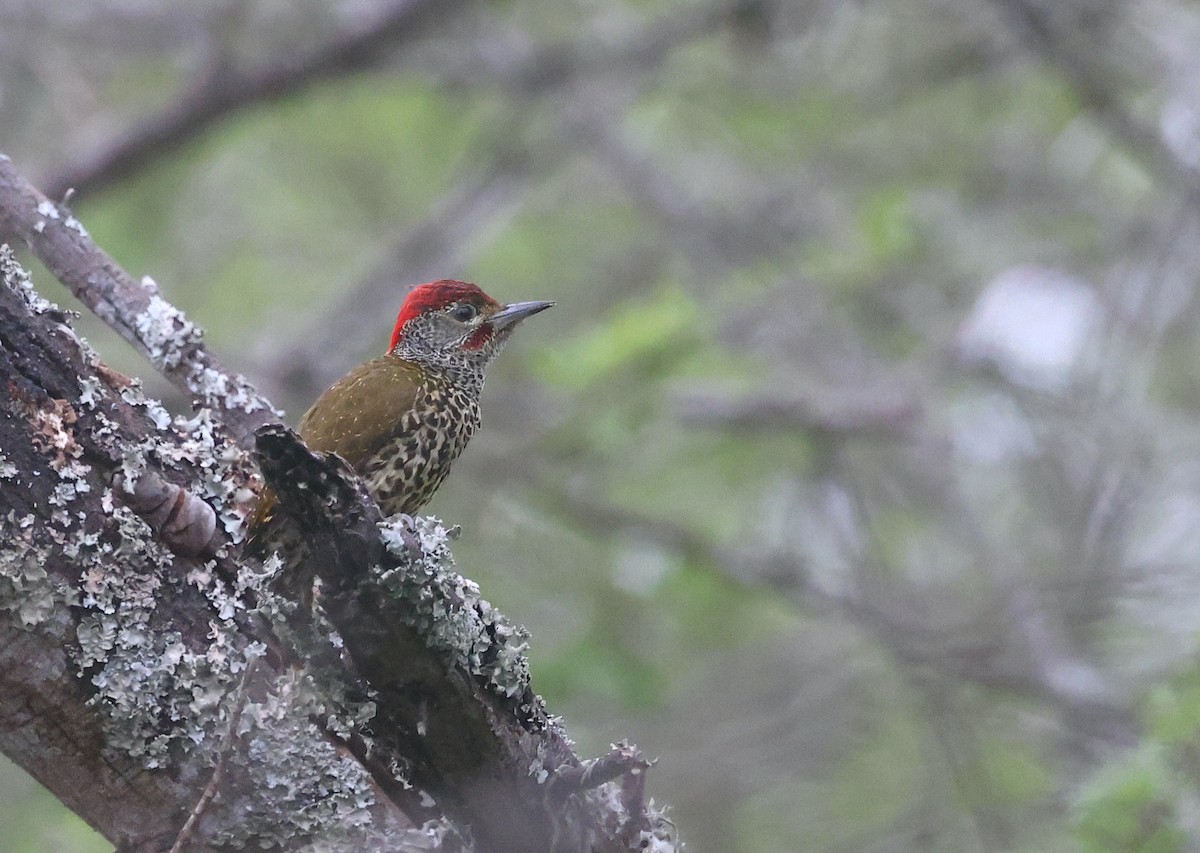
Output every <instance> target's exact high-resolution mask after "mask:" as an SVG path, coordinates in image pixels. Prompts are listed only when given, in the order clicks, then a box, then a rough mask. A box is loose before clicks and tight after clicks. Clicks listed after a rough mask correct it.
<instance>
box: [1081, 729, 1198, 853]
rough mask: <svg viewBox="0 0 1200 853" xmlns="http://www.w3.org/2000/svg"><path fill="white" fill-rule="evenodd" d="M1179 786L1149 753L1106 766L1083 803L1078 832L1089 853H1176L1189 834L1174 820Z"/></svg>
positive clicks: (1181, 847)
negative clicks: (1175, 793) (1176, 790)
mask: <svg viewBox="0 0 1200 853" xmlns="http://www.w3.org/2000/svg"><path fill="white" fill-rule="evenodd" d="M1174 789H1175V784H1174V782H1173V780H1172V779H1171V778H1170V774H1169V772H1168V771H1167V769H1166V768H1165V767H1164V766H1163V765H1162V763H1161V761H1160V760H1158V759H1157V758H1156V757H1155V756H1154V755H1153V754H1151V752H1146V751H1143V752H1142V753H1141V754H1140V755H1137V756H1134V757H1132V758H1130V759H1129V760H1127V761H1124V762H1119V763H1115V764H1114V765H1112V766H1109V767H1107V768H1105V770H1104V772H1103V773H1102V774H1100V775H1099V777H1098V778H1096V779H1095V780H1093V781H1092V783H1091V784H1090V785H1089V787H1088V789H1087V790H1086V791H1085V793H1084V797H1083V800H1082V801H1081V803H1080V805H1079V816H1078V819H1077V822H1076V833H1077V835H1078V837H1079V839H1080V840H1081V841H1082V843H1083V845H1084V850H1085V851H1087V853H1176V851H1180V850H1183V849H1184V848H1185V844H1186V843H1187V840H1188V836H1187V833H1186V832H1184V831H1183V829H1182V828H1180V826H1179V824H1178V822H1177V819H1176V807H1175V797H1174V793H1173V791H1174Z"/></svg>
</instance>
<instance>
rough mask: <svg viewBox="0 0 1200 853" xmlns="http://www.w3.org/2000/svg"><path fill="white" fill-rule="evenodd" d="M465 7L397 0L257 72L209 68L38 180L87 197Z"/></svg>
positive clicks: (373, 59)
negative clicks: (136, 120)
mask: <svg viewBox="0 0 1200 853" xmlns="http://www.w3.org/2000/svg"><path fill="white" fill-rule="evenodd" d="M463 5H464V3H463V2H461V0H397V2H395V3H394V4H393V5H392V6H391V8H390V9H388V10H387V11H386V12H384V13H383V14H381V15H379V16H378V17H377V18H376V20H374V21H372V22H370V23H369V24H367V25H365V26H362V27H359V28H357V29H355V30H354V31H352V32H349V33H346V34H343V35H340V36H338V37H336V38H334V39H331V40H330V41H328V42H327V43H326V44H324V45H322V46H320V47H318V48H316V49H315V50H313V51H311V52H309V53H307V54H305V55H300V56H279V57H274V58H273V59H272V60H270V61H268V62H267V63H265V64H264V65H263V67H261V68H257V69H236V68H230V67H227V66H225V65H223V64H220V63H217V64H215V66H214V67H213V68H211V69H210V73H208V74H206V75H204V76H203V77H202V78H201V79H200V80H198V81H197V82H196V83H195V84H194V85H193V86H192V87H191V89H190V90H189V91H187V92H186V93H185V94H184V95H182V96H181V97H180V98H178V99H177V100H175V101H174V102H172V103H171V104H168V105H167V106H166V107H165V108H163V109H162V110H161V111H160V112H159V113H158V114H156V115H153V116H151V117H150V118H148V119H146V120H145V121H143V122H141V123H140V124H138V125H137V126H136V127H133V128H131V129H129V130H128V131H126V133H125V134H124V135H123V136H121V137H120V138H118V139H116V140H114V141H113V142H111V143H110V144H109V145H108V146H106V147H105V148H104V149H103V150H101V151H99V152H97V153H95V154H93V155H91V156H90V157H88V158H86V159H85V160H83V162H81V163H77V164H74V165H72V166H71V167H69V168H65V169H63V170H62V171H60V172H59V173H57V174H52V175H49V176H47V177H45V178H44V179H42V181H41V182H40V183H41V185H42V186H44V187H46V194H47V195H48V196H50V197H51V198H56V199H60V198H63V197H64V195H65V194H66V193H67V191H68V190H74V192H75V195H76V196H83V195H86V194H89V193H93V192H96V191H97V190H99V189H103V188H105V187H107V186H109V185H111V184H113V183H115V182H116V181H119V180H122V179H124V178H127V177H128V176H130V175H131V174H133V173H135V172H137V171H140V170H141V169H144V168H146V167H147V166H149V165H150V164H151V163H154V162H157V161H159V160H161V159H162V158H163V157H165V156H167V155H168V154H170V153H172V152H174V151H177V150H178V149H179V148H181V147H183V146H184V145H186V144H187V143H189V142H191V141H192V140H194V139H195V138H197V137H198V136H199V135H201V134H202V133H205V132H207V131H208V130H209V129H210V128H211V127H213V126H214V125H215V124H217V123H218V122H220V121H222V120H224V119H226V118H227V117H229V116H230V115H233V114H234V113H236V112H238V111H240V110H244V109H248V108H250V107H253V106H257V105H260V104H264V103H269V102H271V101H277V100H280V99H283V98H286V97H290V96H292V95H294V94H296V93H297V92H300V91H303V90H304V89H306V88H308V87H311V86H314V85H316V84H318V83H321V82H324V81H327V80H330V79H335V78H338V77H344V76H347V75H349V74H353V73H356V72H358V71H361V70H363V69H364V68H368V67H370V66H372V65H374V64H375V63H377V62H379V61H380V59H381V58H383V57H384V56H386V55H387V53H388V52H389V51H392V50H394V49H395V48H396V47H398V46H399V45H401V44H403V42H404V41H405V40H407V39H410V38H414V37H416V36H417V35H419V34H420V33H422V32H424V30H425V28H426V27H427V26H428V24H429V23H430V22H431V21H436V20H439V19H441V18H443V17H444V16H446V15H448V14H450V13H452V12H454V11H455V10H456V9H459V8H461V7H462V6H463Z"/></svg>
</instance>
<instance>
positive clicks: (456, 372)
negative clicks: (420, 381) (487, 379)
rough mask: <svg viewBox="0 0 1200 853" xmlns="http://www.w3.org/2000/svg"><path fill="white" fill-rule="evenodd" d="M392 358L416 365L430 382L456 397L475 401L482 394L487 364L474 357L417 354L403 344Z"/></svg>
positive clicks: (454, 353)
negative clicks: (456, 392) (441, 386)
mask: <svg viewBox="0 0 1200 853" xmlns="http://www.w3.org/2000/svg"><path fill="white" fill-rule="evenodd" d="M392 355H394V356H396V357H397V358H401V359H404V360H405V361H407V362H410V363H411V364H413V365H415V366H416V367H417V369H419V370H420V371H421V373H422V374H424V375H425V376H426V377H427V379H428V380H429V381H432V382H436V383H438V384H443V385H448V386H450V387H452V388H454V389H455V390H456V391H458V392H459V393H463V394H467V395H469V396H471V397H474V398H478V397H479V394H480V393H481V392H482V391H483V376H484V369H485V367H486V366H487V365H486V363H485V362H484V361H483V360H482V359H480V358H477V357H472V356H474V355H475V354H474V353H472V354H465V353H457V352H435V353H428V352H416V351H413V350H412V349H411V348H410V347H406V346H405V344H404V342H403V341H402V342H401V343H400V344H399V345H398V346H397V347H396V348H395V349H394V350H392Z"/></svg>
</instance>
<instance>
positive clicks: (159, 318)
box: [134, 276, 203, 370]
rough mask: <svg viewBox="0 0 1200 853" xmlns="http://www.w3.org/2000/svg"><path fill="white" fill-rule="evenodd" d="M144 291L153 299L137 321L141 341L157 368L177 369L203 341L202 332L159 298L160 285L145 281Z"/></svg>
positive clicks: (147, 278) (143, 283)
mask: <svg viewBox="0 0 1200 853" xmlns="http://www.w3.org/2000/svg"><path fill="white" fill-rule="evenodd" d="M142 287H144V288H146V290H148V291H150V298H149V301H148V302H147V303H146V307H145V309H144V310H143V311H142V312H141V313H140V314H139V315H138V316H137V318H136V319H135V321H134V328H135V330H136V331H137V333H138V337H139V338H140V339H141V341H142V343H143V344H145V346H146V350H147V353H148V354H149V356H150V360H151V361H152V362H153V363H154V366H155V367H157V368H159V369H160V370H166V369H170V368H174V367H178V366H179V365H180V364H182V363H183V358H184V355H185V354H186V353H187V351H188V349H189V348H191V347H194V346H195V345H197V344H199V343H200V341H201V339H202V337H203V336H202V334H201V332H200V329H199V328H197V327H196V325H195V324H194V323H192V321H191V320H189V319H188V318H187V317H186V316H184V314H183V312H182V311H180V310H179V309H178V308H176V307H175V306H174V305H172V304H171V303H169V302H167V300H165V299H163V298H162V297H161V296H159V295H158V285H156V284H155V283H154V280H153V279H152V278H150V277H149V276H146V277H145V278H143V279H142Z"/></svg>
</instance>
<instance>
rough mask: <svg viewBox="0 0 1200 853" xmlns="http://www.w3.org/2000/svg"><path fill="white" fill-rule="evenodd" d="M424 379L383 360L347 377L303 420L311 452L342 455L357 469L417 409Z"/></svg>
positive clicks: (391, 359) (400, 363)
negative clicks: (409, 412) (415, 406)
mask: <svg viewBox="0 0 1200 853" xmlns="http://www.w3.org/2000/svg"><path fill="white" fill-rule="evenodd" d="M421 381H422V374H421V370H420V368H418V367H417V366H416V365H414V364H412V363H410V362H407V361H404V360H403V359H399V358H396V357H395V356H383V357H382V358H376V359H372V360H371V361H368V362H367V363H365V364H362V365H360V366H359V367H357V368H355V369H354V370H352V371H351V372H350V373H347V374H346V375H345V376H344V377H342V378H341V379H339V380H338V381H337V382H336V383H335V384H334V385H332V386H331V387H330V388H329V390H327V391H326V392H325V393H324V394H322V395H321V396H320V397H318V398H317V402H315V403H313V405H312V408H310V409H309V410H308V411H307V412H305V413H304V417H302V418H301V419H300V426H299V433H300V437H301V438H303V439H304V441H305V443H306V444H307V445H308V446H309V449H311V450H316V451H319V452H321V453H337V454H338V455H339V456H341V457H342V458H343V459H345V460H346V461H347V462H349V463H350V464H351V465H353V466H354V467H355V468H356V469H357V468H360V466H361V465H362V464H363V463H364V462H366V460H367V459H369V458H370V457H371V456H372V455H373V454H374V453H375V452H376V451H377V450H379V449H380V448H381V447H382V446H383V445H384V444H385V443H387V442H388V441H389V440H390V439H391V438H392V436H393V435H394V434H395V429H394V427H398V426H399V425H400V420H401V418H402V417H403V415H404V413H405V412H407V411H408V410H409V409H411V408H412V407H413V405H414V404H415V403H416V400H417V394H418V392H419V391H420V387H421Z"/></svg>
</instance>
